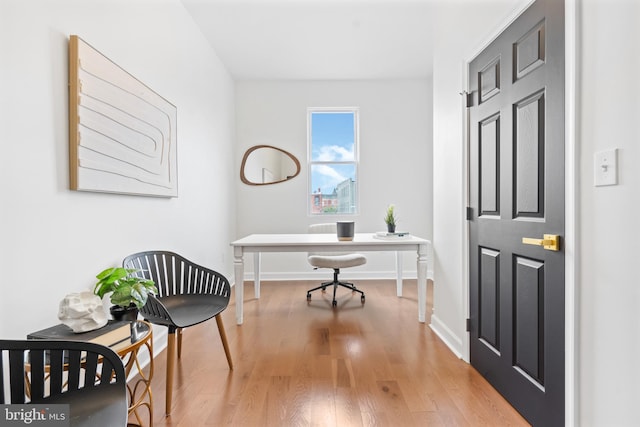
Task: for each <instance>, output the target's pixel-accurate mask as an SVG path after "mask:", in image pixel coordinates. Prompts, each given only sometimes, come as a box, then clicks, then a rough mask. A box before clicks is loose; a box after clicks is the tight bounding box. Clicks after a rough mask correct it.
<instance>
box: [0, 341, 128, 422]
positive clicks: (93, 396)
mask: <svg viewBox="0 0 640 427" xmlns="http://www.w3.org/2000/svg"><path fill="white" fill-rule="evenodd" d="M5 361H6V362H7V366H5V365H4V363H5ZM5 374H8V375H7V376H5ZM10 403H11V404H16V405H19V404H38V405H54V404H68V405H69V414H65V415H66V416H69V419H68V421H69V424H68V425H70V426H73V427H79V426H82V427H94V426H126V425H127V416H128V414H127V412H128V407H127V405H128V404H127V378H126V376H125V372H124V365H123V364H122V360H121V359H120V357H119V356H118V355H117V354H116V353H115V352H114V351H113V350H111V349H110V348H108V347H105V346H102V345H99V344H95V343H90V342H84V341H62V340H44V339H42V340H40V339H33V340H0V404H3V405H6V404H10ZM16 408H17V407H16ZM7 410H8V411H10V410H11V408H8V409H7ZM47 410H48V408H47ZM38 412H39V413H40V410H38ZM47 415H49V413H47ZM52 415H55V416H58V415H60V414H53V413H52ZM43 416H44V415H43ZM45 423H46V422H45ZM36 424H38V423H37V422H36ZM34 425H35V424H34Z"/></svg>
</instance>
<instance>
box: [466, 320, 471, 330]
mask: <svg viewBox="0 0 640 427" xmlns="http://www.w3.org/2000/svg"><path fill="white" fill-rule="evenodd" d="M467 332H471V319H467Z"/></svg>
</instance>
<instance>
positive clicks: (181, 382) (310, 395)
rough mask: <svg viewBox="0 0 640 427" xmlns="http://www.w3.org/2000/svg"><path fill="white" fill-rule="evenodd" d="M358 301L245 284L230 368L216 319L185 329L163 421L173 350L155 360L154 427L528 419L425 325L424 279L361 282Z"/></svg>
mask: <svg viewBox="0 0 640 427" xmlns="http://www.w3.org/2000/svg"><path fill="white" fill-rule="evenodd" d="M356 285H357V286H358V287H359V288H360V289H362V290H364V291H365V293H366V303H365V304H364V305H363V304H361V303H360V297H359V295H358V294H355V293H354V294H352V293H351V292H349V291H348V290H346V289H339V290H338V307H337V309H332V308H331V294H330V292H327V293H326V294H322V293H318V292H315V293H314V294H313V297H312V300H311V302H309V303H307V300H306V290H307V289H308V288H310V287H312V286H315V283H312V282H277V283H276V282H274V283H268V282H267V283H263V286H262V292H261V298H260V300H256V299H255V298H254V297H253V284H249V283H247V284H246V285H245V309H244V324H243V325H242V326H237V325H236V323H235V305H234V303H233V298H232V302H231V304H229V307H228V308H227V310H225V312H224V313H223V320H224V324H225V329H226V332H227V337H228V340H229V344H230V347H231V353H232V357H233V361H234V364H235V368H234V370H233V371H230V370H229V368H228V366H227V362H226V359H225V355H224V351H223V349H222V344H221V342H220V337H219V334H218V330H217V327H216V322H215V321H209V322H206V323H203V324H201V325H198V326H195V327H192V328H189V329H186V330H185V331H184V338H183V340H184V341H183V353H182V358H181V362H180V363H179V364H178V367H177V369H176V378H175V383H174V393H173V410H172V414H171V416H170V417H165V416H164V404H165V396H164V395H165V393H164V387H165V380H164V377H165V366H166V365H165V363H166V352H165V351H163V352H162V353H161V354H160V355H158V357H156V359H155V373H154V379H153V384H152V390H153V396H154V425H156V426H184V427H192V426H208V425H211V426H223V425H231V426H322V427H324V426H340V427H350V426H403V427H404V426H425V425H429V426H508V425H512V426H522V425H528V424H527V423H526V422H525V421H524V419H523V418H522V417H521V416H520V415H519V414H518V413H517V412H516V411H515V410H514V409H513V408H512V407H511V406H510V405H509V404H508V403H506V401H505V400H504V399H503V398H502V397H501V396H500V395H499V394H498V393H497V392H496V391H495V390H494V389H493V388H492V387H491V386H489V384H488V383H487V382H486V381H485V380H484V379H483V378H482V377H481V376H480V375H479V374H478V373H477V372H476V371H475V370H474V369H473V368H471V367H470V366H469V365H468V364H466V363H465V362H463V361H462V360H460V359H458V358H457V357H456V356H455V355H454V354H453V353H451V351H450V350H449V349H448V348H447V347H446V346H445V345H444V344H443V343H442V342H441V341H440V340H439V338H438V337H437V336H436V335H435V334H434V333H433V332H432V331H431V329H430V328H429V326H428V325H429V321H430V318H429V315H430V313H431V301H432V284H431V283H429V286H428V307H427V323H419V322H418V320H417V292H416V286H415V281H405V286H404V297H402V298H398V297H396V296H395V282H393V281H361V282H357V283H356Z"/></svg>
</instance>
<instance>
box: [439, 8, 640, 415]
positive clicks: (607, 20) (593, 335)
mask: <svg viewBox="0 0 640 427" xmlns="http://www.w3.org/2000/svg"><path fill="white" fill-rule="evenodd" d="M525 3H527V1H526V0H521V1H515V2H513V1H504V2H502V3H500V2H490V1H483V2H481V3H480V2H478V3H473V2H467V3H466V4H465V14H464V16H462V15H460V14H459V11H460V3H458V4H456V5H450V6H449V7H447V6H443V8H442V9H441V12H442V15H441V16H440V17H441V19H440V20H439V22H440V23H442V24H443V25H442V26H441V27H440V28H439V29H438V30H437V31H438V34H440V37H441V38H442V39H445V40H447V43H446V44H441V45H439V46H438V48H437V50H436V55H435V65H434V73H433V87H434V91H433V98H434V107H433V109H434V148H433V150H434V183H435V186H434V188H435V190H434V238H433V243H434V247H435V251H436V254H435V262H436V267H435V268H436V271H435V283H436V286H435V295H434V306H435V313H434V316H433V318H432V319H433V320H432V321H433V325H432V327H434V328H435V329H436V331H437V332H438V333H439V334H441V336H443V337H444V338H445V339H446V340H447V342H448V343H449V344H450V345H451V346H452V349H453V350H454V351H456V352H458V353H462V352H463V345H462V344H463V341H464V337H465V334H466V333H465V332H464V328H463V326H464V325H463V322H462V319H463V318H464V314H465V312H466V310H467V308H466V307H465V306H464V304H463V303H462V301H463V290H464V287H465V286H466V283H465V282H464V277H463V274H462V270H463V266H464V256H465V254H464V251H465V247H464V236H463V228H462V226H461V224H464V222H463V220H462V212H463V207H464V200H463V199H462V195H461V194H460V189H461V188H462V185H463V182H462V177H463V176H464V167H465V166H464V165H463V164H462V154H463V146H462V136H463V135H462V108H461V106H460V100H459V98H458V95H457V94H458V93H459V92H460V91H462V90H463V89H464V87H465V86H464V79H465V77H464V75H463V64H464V62H465V60H468V59H470V54H471V53H474V52H476V51H477V48H478V47H479V46H478V45H477V44H478V43H479V41H483V40H484V41H486V39H487V37H488V35H489V34H491V33H493V31H494V30H495V29H496V28H499V27H502V26H504V24H505V23H506V22H505V20H506V19H507V16H510V15H511V13H512V12H513V10H516V9H521V8H522V5H523V4H525ZM577 10H578V14H577V25H578V34H577V39H578V46H577V57H578V59H577V79H578V80H577V81H578V86H577V89H578V96H577V98H578V99H577V106H576V110H577V117H576V119H577V129H576V133H577V138H576V144H577V151H578V154H579V157H578V168H579V171H578V175H579V176H578V182H577V188H576V192H577V199H578V206H577V218H576V219H575V221H576V223H577V227H578V228H577V234H578V236H577V239H578V248H577V251H576V257H577V260H578V261H577V262H578V265H577V272H576V274H577V283H576V293H577V297H578V300H577V307H576V310H577V312H578V325H577V336H576V342H577V350H576V352H577V357H576V360H572V361H570V363H571V364H575V365H577V367H578V372H577V376H578V378H577V380H576V382H577V393H576V394H577V399H578V402H577V414H576V418H575V422H576V425H582V426H631V425H638V423H639V422H640V416H639V415H638V414H637V410H636V406H637V402H638V401H639V399H640V389H639V387H640V386H639V385H638V384H640V373H638V370H637V369H635V365H636V363H637V361H638V360H639V359H640V344H639V342H640V340H638V337H637V335H638V331H639V330H640V320H639V318H638V316H637V311H638V306H639V305H640V290H639V286H638V279H637V277H638V276H637V272H636V270H637V269H636V268H635V265H634V264H635V263H637V258H638V253H639V251H638V246H637V238H638V236H639V235H640V234H639V233H638V223H637V219H636V216H637V215H636V213H637V212H638V210H639V209H640V188H639V187H640V185H639V184H640V168H638V167H637V165H638V164H640V149H639V148H638V145H639V144H640V131H639V130H638V127H637V122H638V118H640V101H639V97H638V96H637V95H638V94H639V93H640V84H639V80H638V77H637V72H638V69H640V60H639V59H638V57H639V56H638V52H639V51H640V25H639V24H640V3H638V2H637V1H635V0H615V1H603V0H584V1H578V2H577ZM447 22H449V23H450V22H457V23H458V25H457V26H454V27H451V26H449V25H447V24H446V23H447ZM477 23H482V24H483V27H479V26H478V25H477ZM458 28H465V31H464V34H458V31H457V29H458ZM608 148H618V149H619V150H620V156H619V167H620V170H619V182H620V185H618V186H615V187H594V186H593V153H594V152H596V151H598V150H602V149H608Z"/></svg>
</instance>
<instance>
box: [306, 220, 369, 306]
mask: <svg viewBox="0 0 640 427" xmlns="http://www.w3.org/2000/svg"><path fill="white" fill-rule="evenodd" d="M336 228H337V226H336V223H335V222H333V223H327V224H312V225H310V226H309V233H324V234H334V235H336ZM336 238H337V235H336ZM307 260H308V262H309V264H311V266H313V267H314V268H332V269H333V280H332V281H329V282H324V283H322V284H321V285H320V286H316V287H315V288H313V289H309V290H308V291H307V301H310V300H311V292H313V291H317V290H318V289H322V291H323V292H324V291H325V290H326V288H327V286H333V300H332V301H331V304H332V305H333V307H335V306H337V305H338V302H337V301H336V290H337V289H338V286H342V287H344V288H347V289H349V290H351V291H352V292H358V293H359V294H360V301H362V303H364V301H365V296H364V292H362V291H361V290H360V289H357V288H356V287H355V285H354V284H353V283H348V282H341V281H340V280H338V274H340V269H341V268H347V267H356V266H358V265H363V264H366V263H367V257H365V256H364V255H362V254H357V253H343V252H317V253H311V252H310V253H309V256H308V258H307Z"/></svg>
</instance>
